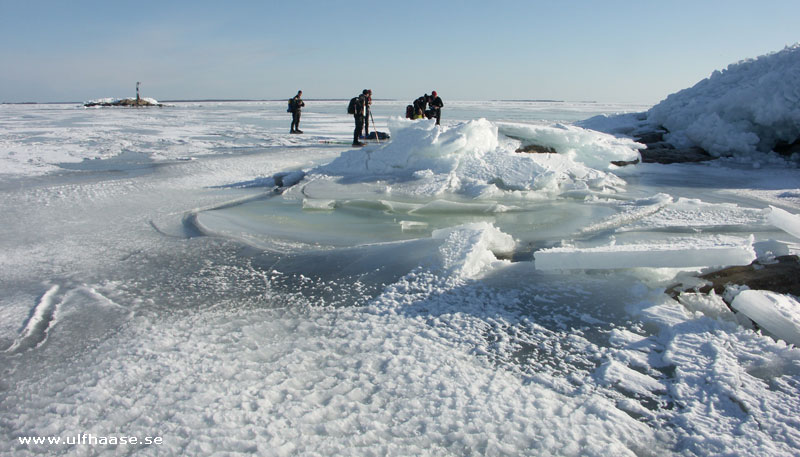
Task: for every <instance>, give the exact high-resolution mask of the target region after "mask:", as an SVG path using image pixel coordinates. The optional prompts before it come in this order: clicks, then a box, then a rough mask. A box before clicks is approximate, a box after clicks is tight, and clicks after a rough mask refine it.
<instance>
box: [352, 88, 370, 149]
mask: <svg viewBox="0 0 800 457" xmlns="http://www.w3.org/2000/svg"><path fill="white" fill-rule="evenodd" d="M368 93H369V91H368V90H367V89H364V90H363V91H362V92H361V95H359V96H358V97H356V98H355V99H354V100H355V103H354V104H353V119H354V120H355V123H356V128H355V130H353V146H364V143H362V142H360V141H358V139H359V138H360V137H361V131H362V130H364V110H365V109H366V106H367V94H368Z"/></svg>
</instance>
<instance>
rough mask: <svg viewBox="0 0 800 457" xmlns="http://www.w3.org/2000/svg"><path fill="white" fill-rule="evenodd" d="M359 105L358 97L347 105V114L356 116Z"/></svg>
mask: <svg viewBox="0 0 800 457" xmlns="http://www.w3.org/2000/svg"><path fill="white" fill-rule="evenodd" d="M357 104H358V97H353V98H351V99H350V103H349V104H348V105H347V114H356V105H357Z"/></svg>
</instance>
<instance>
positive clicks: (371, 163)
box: [0, 98, 800, 456]
mask: <svg viewBox="0 0 800 457" xmlns="http://www.w3.org/2000/svg"><path fill="white" fill-rule="evenodd" d="M406 104H407V102H405V101H381V100H378V101H376V102H375V105H374V116H375V121H376V123H377V129H378V130H380V131H385V132H389V133H391V134H392V139H391V142H388V143H384V144H376V143H370V144H369V145H368V146H366V147H364V148H361V149H352V148H351V147H350V146H349V143H350V141H351V140H352V128H353V125H352V124H353V122H352V117H351V116H348V115H347V114H345V108H346V102H345V101H314V100H308V101H307V102H306V109H305V111H304V113H303V115H302V118H301V123H300V128H301V129H302V130H303V131H304V132H305V133H304V134H302V135H290V134H289V133H288V131H289V124H290V122H291V119H290V115H289V114H288V113H286V112H285V103H284V102H225V103H223V102H193V103H176V104H174V105H173V106H166V107H163V108H158V109H116V108H111V109H99V108H93V109H85V108H82V107H79V106H76V105H0V193H2V199H0V205H2V206H0V210H2V213H3V215H4V218H3V224H2V227H3V229H2V230H3V232H2V233H3V235H4V236H3V237H0V269H1V270H2V271H3V275H2V277H0V291H1V292H2V293H0V454H4V455H5V454H8V455H76V456H77V455H269V456H291V455H302V456H316V455H353V456H370V455H395V456H406V455H423V456H424V455H428V456H443V455H454V456H455V455H459V456H463V455H515V456H516V455H531V456H538V455H558V456H609V455H615V456H616V455H619V456H663V455H669V456H673V455H674V456H705V455H724V454H729V455H754V456H755V455H758V456H784V455H792V454H793V453H794V452H795V450H796V449H797V448H800V424H798V422H797V419H796V415H797V411H800V400H799V399H800V395H798V394H800V351H798V350H797V349H796V348H795V347H794V346H793V345H792V344H790V343H787V341H791V339H792V338H795V337H796V336H797V330H796V329H797V326H796V322H797V320H796V319H794V317H793V316H794V312H795V308H794V307H795V306H796V303H797V302H796V297H794V298H793V297H790V296H783V295H777V296H775V295H769V294H766V293H761V292H756V291H750V292H752V293H747V294H744V295H741V298H740V299H739V305H740V307H741V309H742V310H746V311H747V314H746V315H747V316H750V317H745V314H744V313H743V312H738V311H737V312H734V310H731V309H730V308H728V307H727V305H726V304H725V303H724V302H723V301H722V298H721V297H718V296H715V295H705V294H689V295H686V296H684V297H682V298H681V300H673V299H671V298H669V297H668V296H667V295H665V294H664V290H665V288H667V287H670V286H672V285H674V284H676V283H678V282H683V283H685V284H691V283H692V281H696V280H694V279H693V275H694V274H695V273H697V272H698V271H704V270H708V269H710V268H715V267H717V266H719V265H722V264H729V263H731V262H738V263H748V262H749V261H750V260H751V259H752V258H755V257H758V258H761V259H764V260H765V261H768V260H769V259H772V258H774V257H775V256H777V255H782V254H788V253H795V254H796V253H797V252H798V251H800V249H799V247H800V238H797V236H798V233H800V230H798V223H797V221H798V218H800V216H798V214H800V180H798V174H797V169H796V168H790V167H780V166H774V165H769V164H767V165H765V166H763V167H762V168H754V167H752V166H747V165H743V164H741V163H731V162H725V161H715V162H711V163H707V164H702V165H673V166H663V165H655V164H646V165H637V166H634V167H622V168H620V167H616V166H613V165H611V164H610V161H611V160H618V159H619V158H629V157H635V155H636V154H637V149H636V146H637V145H636V144H635V143H633V141H632V140H630V139H625V138H617V137H613V136H611V135H607V134H603V133H600V132H595V131H592V130H588V129H583V128H580V127H577V126H575V125H574V124H573V121H577V120H581V119H585V118H589V117H592V116H595V115H598V114H611V113H618V112H619V113H622V112H636V111H642V110H644V109H646V108H647V107H641V106H630V105H603V104H595V103H561V102H499V101H491V102H460V101H448V100H447V99H446V98H445V109H444V110H443V122H442V123H443V126H442V128H438V127H435V126H433V125H432V123H429V122H426V121H423V122H408V121H405V120H402V119H392V118H393V117H395V116H400V115H402V114H403V112H404V110H405V105H406ZM530 144H538V145H542V146H548V147H552V148H554V149H555V150H557V151H558V153H557V154H520V153H516V152H515V150H516V149H517V148H520V147H523V146H527V145H530ZM698 252H699V253H700V254H698ZM537 255H538V256H539V257H537ZM542 255H544V257H542ZM548 256H549V258H547V257H548ZM542 259H546V260H542ZM598 259H600V260H601V262H600V263H597V262H598ZM590 261H591V262H595V263H592V264H591V265H592V267H591V268H581V266H582V265H589V263H588V262H590ZM545 262H547V265H545ZM545 266H546V268H545ZM741 292H742V291H740V290H738V289H735V288H734V289H732V290H731V291H729V293H730V294H736V293H741ZM768 303H777V304H778V305H780V306H779V307H778V310H779V312H774V313H766V312H765V310H766V309H767V306H768ZM798 312H800V311H798ZM762 316H765V317H764V319H768V321H767V320H765V321H764V322H768V323H769V326H761V328H759V326H756V325H754V324H753V321H752V320H751V318H754V319H761V318H762ZM80 434H91V435H93V436H95V437H97V436H106V437H107V436H123V435H124V436H137V437H145V436H151V437H152V436H159V437H162V438H163V444H160V445H155V444H151V445H138V444H137V445H131V444H124V445H123V444H116V445H110V444H107V445H103V444H74V443H73V444H58V445H57V444H29V443H25V442H23V441H21V438H25V437H32V436H37V437H61V438H63V439H64V440H65V441H66V438H67V437H75V436H79V435H80Z"/></svg>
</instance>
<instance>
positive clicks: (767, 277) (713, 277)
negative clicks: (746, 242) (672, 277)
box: [666, 255, 800, 298]
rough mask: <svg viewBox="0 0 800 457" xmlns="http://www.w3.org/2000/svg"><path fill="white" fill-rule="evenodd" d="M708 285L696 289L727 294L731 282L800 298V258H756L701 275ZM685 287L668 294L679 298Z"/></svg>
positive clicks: (679, 285)
mask: <svg viewBox="0 0 800 457" xmlns="http://www.w3.org/2000/svg"><path fill="white" fill-rule="evenodd" d="M699 278H700V279H703V280H704V281H705V282H706V284H705V285H704V286H702V287H700V288H697V289H696V292H701V293H709V292H710V291H711V290H712V289H713V290H714V292H715V293H716V294H717V295H723V293H724V292H725V287H727V286H728V285H739V286H747V287H749V288H750V289H755V290H770V291H772V292H776V293H779V294H792V295H794V296H796V297H800V258H798V257H797V256H794V255H786V256H781V257H777V258H775V260H774V261H772V262H762V261H758V260H756V261H754V262H753V263H751V264H750V265H747V266H737V267H729V268H725V269H722V270H719V271H715V272H712V273H707V274H704V275H701V276H700V277H699ZM684 290H685V289H684V287H683V285H682V284H678V285H675V286H673V287H671V288H669V289H667V291H666V293H667V294H668V295H670V296H671V297H673V298H677V296H678V295H680V293H681V292H683V291H684Z"/></svg>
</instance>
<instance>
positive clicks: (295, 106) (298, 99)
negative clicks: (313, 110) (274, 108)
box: [287, 90, 306, 133]
mask: <svg viewBox="0 0 800 457" xmlns="http://www.w3.org/2000/svg"><path fill="white" fill-rule="evenodd" d="M302 97H303V91H302V90H298V91H297V95H295V96H294V97H292V98H290V99H289V109H287V111H289V112H290V113H292V127H291V130H290V131H289V133H303V131H302V130H300V109H301V108H302V107H304V106H306V104H305V102H304V101H303V100H302Z"/></svg>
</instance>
